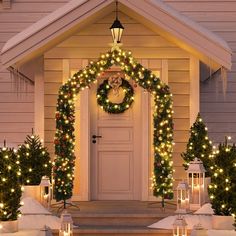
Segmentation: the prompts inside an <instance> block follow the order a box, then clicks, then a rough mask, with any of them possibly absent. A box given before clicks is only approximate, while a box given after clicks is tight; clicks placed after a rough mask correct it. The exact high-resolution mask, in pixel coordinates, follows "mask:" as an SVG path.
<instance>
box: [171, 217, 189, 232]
mask: <svg viewBox="0 0 236 236" xmlns="http://www.w3.org/2000/svg"><path fill="white" fill-rule="evenodd" d="M187 234H188V233H187V223H186V221H185V219H184V217H183V216H181V215H178V216H177V218H176V219H175V221H174V224H173V236H187Z"/></svg>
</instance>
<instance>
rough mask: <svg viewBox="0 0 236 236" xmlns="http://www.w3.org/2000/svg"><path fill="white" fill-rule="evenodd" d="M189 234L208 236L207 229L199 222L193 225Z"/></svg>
mask: <svg viewBox="0 0 236 236" xmlns="http://www.w3.org/2000/svg"><path fill="white" fill-rule="evenodd" d="M190 236H208V233H207V230H206V229H204V228H203V226H202V225H201V224H200V223H199V224H197V225H194V227H193V230H192V232H191V235H190Z"/></svg>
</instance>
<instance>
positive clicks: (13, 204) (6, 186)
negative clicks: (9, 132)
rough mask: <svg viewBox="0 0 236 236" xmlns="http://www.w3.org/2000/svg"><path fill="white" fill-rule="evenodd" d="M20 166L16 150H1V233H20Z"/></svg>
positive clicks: (4, 148)
mask: <svg viewBox="0 0 236 236" xmlns="http://www.w3.org/2000/svg"><path fill="white" fill-rule="evenodd" d="M19 177H20V166H19V160H18V159H17V155H16V150H14V149H11V148H7V147H5V142H4V147H3V148H0V226H1V227H0V233H7V232H8V233H13V232H16V231H18V221H17V219H18V216H19V214H20V211H19V208H20V206H21V205H20V198H21V184H20V180H19Z"/></svg>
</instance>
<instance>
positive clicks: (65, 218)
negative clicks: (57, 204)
mask: <svg viewBox="0 0 236 236" xmlns="http://www.w3.org/2000/svg"><path fill="white" fill-rule="evenodd" d="M59 236H73V220H72V217H71V214H69V213H68V212H67V211H66V210H65V211H64V212H62V214H61V228H60V231H59Z"/></svg>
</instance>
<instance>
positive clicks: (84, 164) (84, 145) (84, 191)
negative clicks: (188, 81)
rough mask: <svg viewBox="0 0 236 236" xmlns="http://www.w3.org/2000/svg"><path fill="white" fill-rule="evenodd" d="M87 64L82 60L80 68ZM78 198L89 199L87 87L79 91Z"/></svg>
mask: <svg viewBox="0 0 236 236" xmlns="http://www.w3.org/2000/svg"><path fill="white" fill-rule="evenodd" d="M87 65H88V60H83V61H82V68H84V67H86V66H87ZM80 114H81V116H80V124H82V125H80V135H81V137H82V138H81V141H80V157H81V158H80V194H81V197H80V200H81V201H89V200H90V112H89V89H85V90H84V91H82V92H81V93H80Z"/></svg>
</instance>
